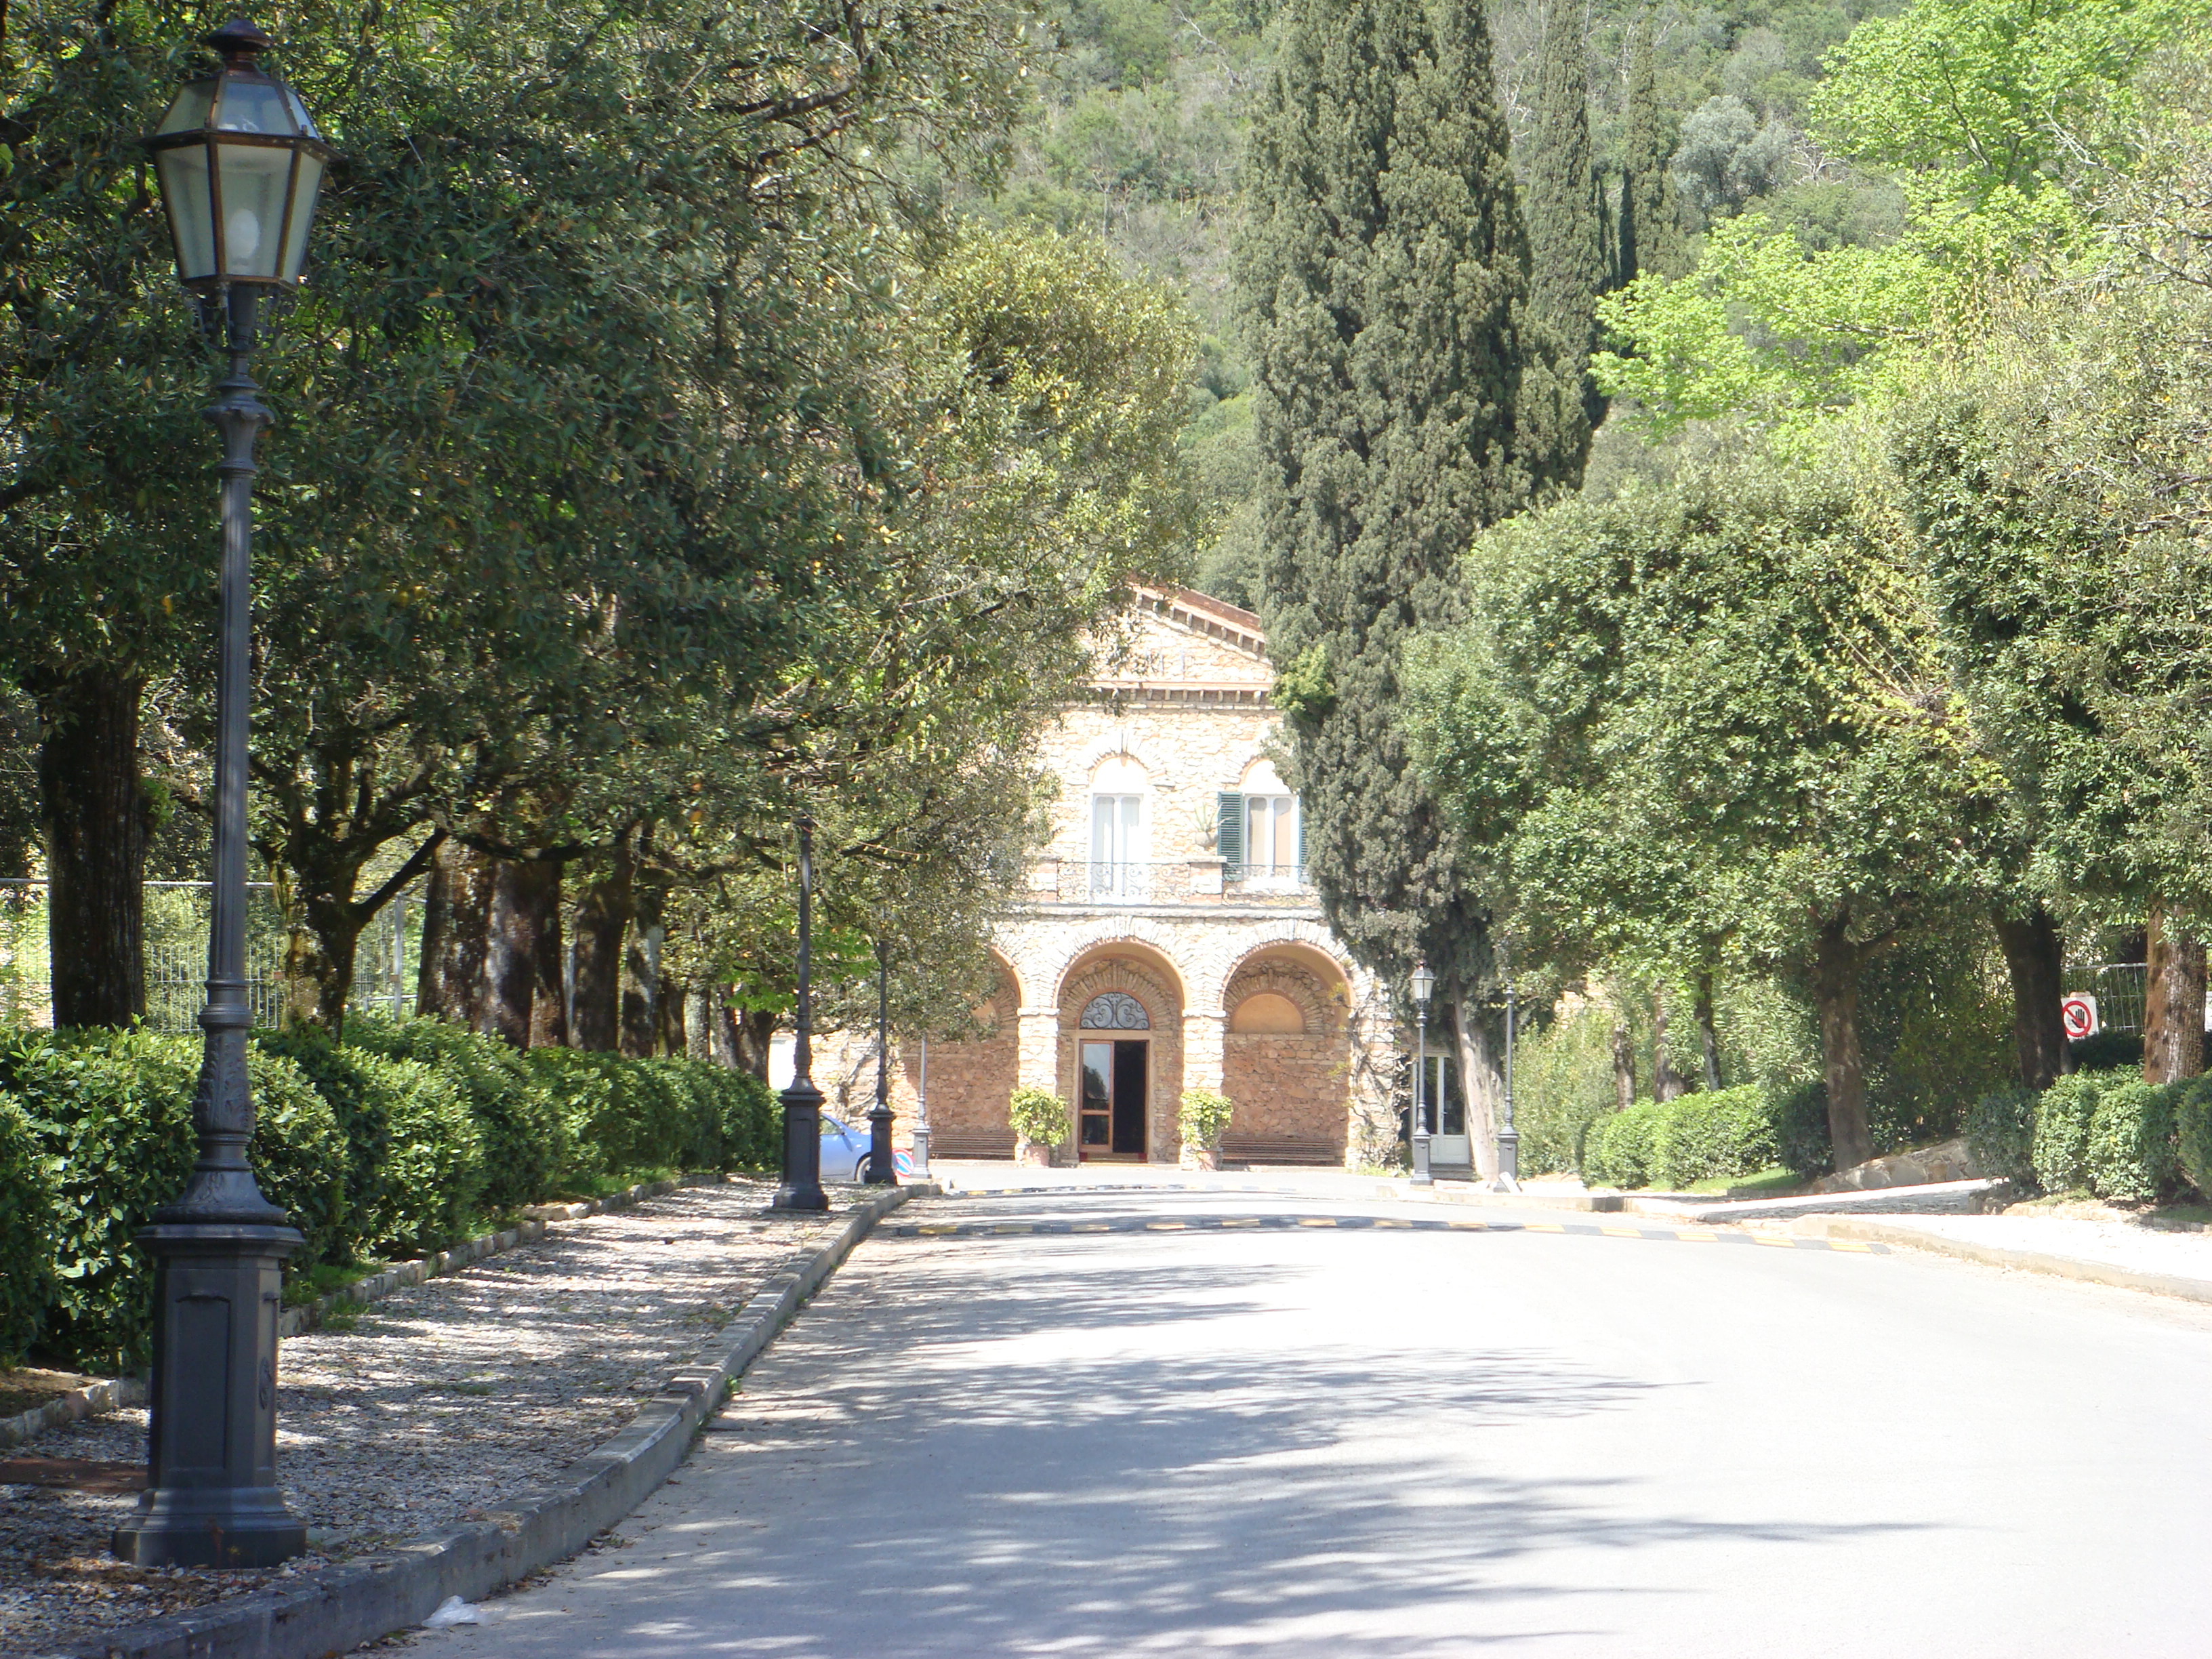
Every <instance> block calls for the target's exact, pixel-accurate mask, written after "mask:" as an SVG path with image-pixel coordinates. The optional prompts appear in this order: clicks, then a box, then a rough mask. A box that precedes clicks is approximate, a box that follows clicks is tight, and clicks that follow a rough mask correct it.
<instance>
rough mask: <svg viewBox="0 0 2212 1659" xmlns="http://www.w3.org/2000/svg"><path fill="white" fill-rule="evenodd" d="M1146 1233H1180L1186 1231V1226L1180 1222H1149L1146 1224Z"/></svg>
mask: <svg viewBox="0 0 2212 1659" xmlns="http://www.w3.org/2000/svg"><path fill="white" fill-rule="evenodd" d="M1145 1231H1146V1232H1152V1233H1179V1232H1182V1231H1184V1224H1183V1223H1182V1222H1180V1221H1147V1222H1146V1224H1145Z"/></svg>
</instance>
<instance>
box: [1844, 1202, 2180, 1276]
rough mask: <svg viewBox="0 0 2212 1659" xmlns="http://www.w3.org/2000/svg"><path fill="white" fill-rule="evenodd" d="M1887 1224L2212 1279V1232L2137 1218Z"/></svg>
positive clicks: (1923, 1219) (1889, 1219)
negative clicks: (2187, 1230)
mask: <svg viewBox="0 0 2212 1659" xmlns="http://www.w3.org/2000/svg"><path fill="white" fill-rule="evenodd" d="M1869 1219H1870V1220H1876V1221H1880V1222H1881V1224H1882V1225H1884V1226H1886V1227H1911V1228H1914V1229H1916V1230H1918V1231H1923V1232H1931V1233H1940V1234H1942V1236H1943V1237H1947V1238H1961V1239H1971V1240H1972V1241H1973V1242H1974V1243H1977V1244H1986V1245H1989V1246H1991V1247H1992V1248H1994V1249H2006V1250H2033V1251H2035V1252H2037V1253H2039V1255H2059V1256H2068V1257H2071V1258H2072V1259H2074V1260H2075V1261H2102V1262H2107V1263H2110V1264H2111V1265H2112V1266H2114V1267H2127V1268H2131V1269H2133V1270H2134V1271H2136V1272H2137V1273H2171V1274H2172V1275H2174V1276H2175V1277H2176V1278H2180V1279H2212V1233H2185V1232H2167V1231H2164V1230H2162V1229H2160V1228H2156V1227H2145V1226H2142V1225H2139V1224H2138V1223H2136V1222H2132V1221H2087V1220H2080V1219H2075V1218H2068V1217H2063V1216H2026V1215H1911V1216H1902V1215H1899V1216H1891V1215H1885V1216H1874V1217H1869Z"/></svg>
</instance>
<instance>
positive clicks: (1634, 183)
mask: <svg viewBox="0 0 2212 1659" xmlns="http://www.w3.org/2000/svg"><path fill="white" fill-rule="evenodd" d="M1673 159H1674V131H1673V123H1671V122H1670V121H1668V119H1667V118H1666V117H1665V115H1664V114H1663V113H1662V112H1661V110H1660V108H1659V72H1658V70H1657V69H1656V66H1655V65H1654V64H1653V63H1652V61H1651V19H1650V15H1649V14H1648V13H1647V14H1646V15H1643V16H1641V17H1638V19H1637V20H1636V27H1634V28H1633V29H1632V30H1631V31H1630V33H1629V37H1628V154H1627V156H1626V166H1625V168H1624V171H1623V174H1622V178H1621V181H1620V281H1621V282H1622V283H1626V282H1628V281H1629V280H1630V279H1631V278H1632V277H1634V276H1638V275H1639V274H1640V273H1642V272H1644V271H1647V270H1656V271H1661V272H1666V271H1668V270H1669V268H1670V266H1671V264H1672V261H1673V259H1674V254H1675V251H1676V243H1677V241H1678V240H1679V239H1678V237H1677V236H1676V234H1675V228H1674V178H1673V175H1672V174H1670V173H1668V167H1667V164H1668V162H1669V161H1672V160H1673Z"/></svg>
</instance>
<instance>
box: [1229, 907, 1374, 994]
mask: <svg viewBox="0 0 2212 1659" xmlns="http://www.w3.org/2000/svg"><path fill="white" fill-rule="evenodd" d="M1214 945H1215V948H1214V950H1213V951H1212V954H1211V957H1210V959H1209V960H1208V961H1207V963H1206V965H1205V971H1204V972H1203V973H1200V974H1194V975H1192V976H1191V991H1192V1000H1193V1002H1194V1003H1195V1002H1197V1000H1199V998H1200V996H1206V997H1207V998H1209V999H1210V1000H1211V1002H1212V1006H1213V1007H1214V1008H1216V1009H1217V1010H1220V1011H1223V1012H1226V1010H1227V1008H1228V1000H1227V998H1228V993H1229V990H1230V986H1231V981H1233V980H1235V979H1236V977H1237V974H1238V973H1239V972H1241V971H1242V970H1243V968H1244V967H1245V965H1246V964H1247V963H1250V962H1253V961H1255V960H1256V959H1258V958H1259V957H1263V956H1266V955H1267V953H1269V952H1270V951H1279V952H1281V953H1282V954H1284V955H1285V956H1287V957H1291V959H1293V960H1296V961H1298V962H1301V963H1305V964H1306V965H1307V966H1309V967H1310V968H1312V969H1314V971H1315V972H1316V975H1318V976H1319V977H1320V978H1321V980H1322V982H1323V984H1324V985H1326V986H1327V987H1328V991H1329V1000H1331V1001H1333V1002H1339V1003H1340V1004H1341V1005H1342V1006H1346V1007H1349V1006H1351V1002H1352V987H1354V986H1355V985H1357V984H1358V982H1359V981H1360V979H1361V977H1362V975H1361V974H1360V972H1359V969H1358V966H1357V965H1356V964H1355V963H1353V962H1352V959H1351V958H1350V957H1348V956H1346V954H1345V951H1344V947H1343V946H1342V945H1340V944H1338V943H1337V940H1336V939H1335V937H1334V935H1333V934H1332V933H1330V932H1329V931H1328V928H1326V927H1322V925H1321V924H1320V923H1319V922H1314V921H1297V920H1291V919H1286V920H1285V921H1279V922H1278V921H1261V922H1254V923H1252V924H1251V925H1250V926H1249V927H1239V928H1236V929H1233V930H1225V931H1224V933H1223V934H1222V935H1221V936H1220V937H1219V938H1218V939H1216V940H1215V941H1214Z"/></svg>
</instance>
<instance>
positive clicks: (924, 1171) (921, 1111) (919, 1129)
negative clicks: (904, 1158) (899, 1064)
mask: <svg viewBox="0 0 2212 1659" xmlns="http://www.w3.org/2000/svg"><path fill="white" fill-rule="evenodd" d="M914 1172H915V1175H916V1176H918V1177H920V1178H921V1179H922V1180H924V1181H927V1179H929V1035H928V1033H927V1032H924V1033H923V1034H922V1037H921V1075H920V1077H919V1078H918V1079H916V1080H915V1085H914Z"/></svg>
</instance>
